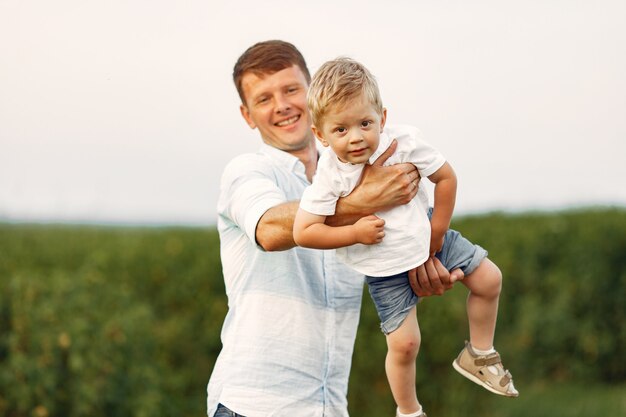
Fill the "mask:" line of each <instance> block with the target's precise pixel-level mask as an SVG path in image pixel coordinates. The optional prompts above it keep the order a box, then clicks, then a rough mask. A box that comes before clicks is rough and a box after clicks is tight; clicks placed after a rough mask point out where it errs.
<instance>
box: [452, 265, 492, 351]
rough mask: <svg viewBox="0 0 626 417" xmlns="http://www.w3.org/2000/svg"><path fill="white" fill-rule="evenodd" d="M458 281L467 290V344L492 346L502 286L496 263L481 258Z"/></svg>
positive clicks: (477, 346) (485, 348)
mask: <svg viewBox="0 0 626 417" xmlns="http://www.w3.org/2000/svg"><path fill="white" fill-rule="evenodd" d="M461 282H462V283H463V285H465V286H466V287H467V288H468V289H469V291H470V292H469V295H468V296H467V318H468V321H469V333H470V343H471V344H472V346H473V347H474V348H476V349H480V350H489V349H492V348H493V338H494V334H495V331H496V319H497V317H498V302H499V300H500V291H501V289H502V273H501V272H500V269H499V268H498V267H497V266H496V264H494V263H493V262H491V260H489V258H485V259H483V261H482V262H481V263H480V265H478V267H477V268H476V269H475V270H474V271H473V272H472V273H470V274H469V275H467V276H466V277H465V279H463V280H462V281H461Z"/></svg>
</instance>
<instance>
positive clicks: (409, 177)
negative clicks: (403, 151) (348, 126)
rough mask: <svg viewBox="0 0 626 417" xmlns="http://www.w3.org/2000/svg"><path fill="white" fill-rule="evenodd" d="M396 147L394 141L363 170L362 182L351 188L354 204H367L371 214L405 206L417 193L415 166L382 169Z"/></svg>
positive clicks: (417, 175) (417, 176) (399, 165)
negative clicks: (355, 202)
mask: <svg viewBox="0 0 626 417" xmlns="http://www.w3.org/2000/svg"><path fill="white" fill-rule="evenodd" d="M397 147H398V142H397V141H396V140H395V139H394V140H393V141H392V143H391V145H390V146H389V148H387V150H386V151H385V152H383V153H382V154H381V155H380V156H379V157H378V159H377V160H376V161H375V162H374V163H373V164H372V165H366V166H365V168H364V169H363V174H362V176H361V182H360V183H359V185H358V186H357V187H356V188H355V189H354V191H353V192H352V193H351V195H354V194H355V195H354V196H353V197H354V198H355V200H356V201H361V202H370V204H371V205H372V206H373V208H372V210H373V212H374V213H375V212H377V211H383V210H387V209H390V208H392V207H396V206H399V205H402V204H406V203H408V202H409V201H411V200H412V199H413V197H415V195H416V194H417V184H418V183H419V180H420V176H419V173H418V172H417V169H416V168H415V165H413V164H409V163H403V164H395V165H390V166H386V167H384V166H383V163H385V161H386V160H387V159H389V157H390V156H391V155H393V153H394V152H395V150H396V148H397Z"/></svg>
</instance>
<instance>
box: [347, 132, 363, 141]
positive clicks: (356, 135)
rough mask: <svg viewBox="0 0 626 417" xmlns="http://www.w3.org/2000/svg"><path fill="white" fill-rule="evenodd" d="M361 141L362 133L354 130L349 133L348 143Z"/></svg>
mask: <svg viewBox="0 0 626 417" xmlns="http://www.w3.org/2000/svg"><path fill="white" fill-rule="evenodd" d="M362 141H363V135H362V134H361V133H360V132H355V133H352V134H351V135H350V143H359V142H362Z"/></svg>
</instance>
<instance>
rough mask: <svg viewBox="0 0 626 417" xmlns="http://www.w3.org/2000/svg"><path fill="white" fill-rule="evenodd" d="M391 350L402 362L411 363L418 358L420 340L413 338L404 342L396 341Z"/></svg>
mask: <svg viewBox="0 0 626 417" xmlns="http://www.w3.org/2000/svg"><path fill="white" fill-rule="evenodd" d="M389 348H390V350H391V351H392V352H393V354H394V355H395V356H396V358H397V359H398V360H401V361H411V360H414V359H415V358H416V357H417V353H418V352H419V350H420V338H419V337H411V338H406V339H403V340H396V341H394V343H393V344H391V345H390V346H389Z"/></svg>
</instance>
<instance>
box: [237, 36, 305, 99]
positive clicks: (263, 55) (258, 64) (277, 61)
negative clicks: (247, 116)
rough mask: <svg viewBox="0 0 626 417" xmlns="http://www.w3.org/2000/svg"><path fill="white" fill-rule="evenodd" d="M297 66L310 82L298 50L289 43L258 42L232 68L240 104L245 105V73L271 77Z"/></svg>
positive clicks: (275, 41)
mask: <svg viewBox="0 0 626 417" xmlns="http://www.w3.org/2000/svg"><path fill="white" fill-rule="evenodd" d="M294 65H297V66H298V67H300V69H301V70H302V73H303V74H304V76H305V78H306V81H307V83H310V82H311V74H310V73H309V69H308V68H307V66H306V62H305V61H304V57H303V56H302V54H301V53H300V51H298V49H297V48H296V47H295V46H293V45H292V44H290V43H289V42H285V41H280V40H270V41H264V42H259V43H256V44H254V45H252V46H251V47H249V48H248V49H246V51H245V52H244V53H243V54H241V56H240V57H239V59H238V60H237V63H236V64H235V68H233V81H234V82H235V86H236V87H237V92H238V93H239V97H240V98H241V102H242V103H243V104H246V99H245V97H244V93H243V89H242V87H241V79H242V78H243V75H244V74H245V73H246V72H252V73H253V74H255V75H257V76H263V75H271V74H274V73H275V72H278V71H281V70H284V69H285V68H289V67H292V66H294Z"/></svg>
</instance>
